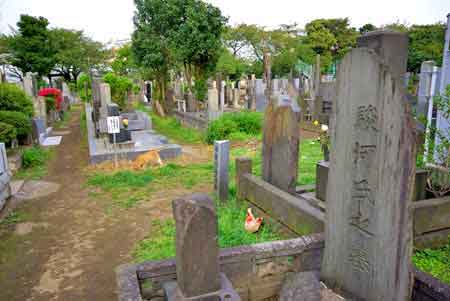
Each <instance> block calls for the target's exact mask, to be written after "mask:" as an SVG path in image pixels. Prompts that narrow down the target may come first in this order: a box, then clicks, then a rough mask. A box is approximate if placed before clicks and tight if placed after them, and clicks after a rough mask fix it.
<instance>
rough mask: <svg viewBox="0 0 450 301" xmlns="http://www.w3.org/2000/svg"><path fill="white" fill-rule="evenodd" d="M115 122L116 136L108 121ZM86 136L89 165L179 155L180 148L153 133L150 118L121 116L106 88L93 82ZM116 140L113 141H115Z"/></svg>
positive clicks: (132, 114) (144, 116)
mask: <svg viewBox="0 0 450 301" xmlns="http://www.w3.org/2000/svg"><path fill="white" fill-rule="evenodd" d="M114 117H116V118H117V120H118V121H119V124H118V131H117V133H112V132H111V131H109V130H108V126H107V119H108V118H110V119H113V118H114ZM86 123H87V136H88V143H89V154H90V159H89V160H90V163H92V164H97V163H101V162H104V161H112V160H113V159H115V158H117V159H118V160H134V159H136V158H137V157H138V156H139V155H142V154H145V153H148V152H151V151H157V152H158V153H159V156H160V157H161V159H163V160H165V159H170V158H174V157H177V156H179V155H180V154H181V148H180V146H178V145H176V144H170V143H169V141H168V140H167V138H166V137H164V136H162V135H159V134H158V133H156V132H155V131H153V130H152V123H151V119H150V117H149V116H148V115H147V114H146V113H144V112H139V111H136V112H132V113H124V114H120V112H119V107H118V106H117V105H116V104H113V103H111V91H110V87H109V85H108V84H105V83H100V82H99V81H98V80H96V81H94V82H93V107H92V106H91V105H89V104H86ZM114 139H115V140H114Z"/></svg>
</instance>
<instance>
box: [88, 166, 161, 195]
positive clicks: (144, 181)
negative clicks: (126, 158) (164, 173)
mask: <svg viewBox="0 0 450 301" xmlns="http://www.w3.org/2000/svg"><path fill="white" fill-rule="evenodd" d="M152 180H153V176H152V171H151V170H146V171H144V172H132V171H119V172H117V173H115V174H112V175H108V174H101V173H97V174H95V175H93V176H90V177H89V178H88V184H89V185H92V186H97V187H100V188H101V189H103V190H104V191H113V190H116V191H117V190H121V189H124V188H125V189H127V188H139V187H145V186H147V185H148V184H149V183H150V182H151V181H152Z"/></svg>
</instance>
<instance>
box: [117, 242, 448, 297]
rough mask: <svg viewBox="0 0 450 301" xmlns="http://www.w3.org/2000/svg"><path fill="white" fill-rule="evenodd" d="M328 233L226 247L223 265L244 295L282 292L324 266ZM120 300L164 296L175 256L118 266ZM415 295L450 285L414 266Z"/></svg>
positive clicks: (444, 290) (444, 292) (442, 292)
mask: <svg viewBox="0 0 450 301" xmlns="http://www.w3.org/2000/svg"><path fill="white" fill-rule="evenodd" d="M323 248H324V237H323V234H315V235H309V236H303V237H299V238H296V239H292V240H285V241H276V242H270V243H263V244H256V245H250V246H242V247H237V248H231V249H223V250H222V251H221V252H220V255H219V256H220V265H221V271H222V272H224V273H225V274H226V275H227V276H228V278H229V279H230V280H231V282H232V283H233V286H234V287H235V289H236V290H237V292H238V293H239V295H240V297H241V299H242V301H247V300H252V301H259V300H266V299H269V298H274V297H277V296H278V294H279V291H280V289H281V285H282V283H283V282H284V279H285V278H286V276H288V275H289V274H291V273H297V272H305V271H317V272H318V271H320V264H321V261H322V252H323ZM116 275H117V285H118V300H119V301H142V300H158V301H160V300H163V299H164V296H163V292H162V289H161V284H162V283H163V282H165V281H170V280H176V266H175V260H174V259H170V260H164V261H150V262H145V263H142V264H136V265H122V266H120V267H118V268H117V270H116ZM414 277H415V285H414V291H413V297H412V299H411V300H413V301H448V300H450V287H449V286H448V285H445V284H443V283H441V282H440V281H439V280H438V279H436V278H433V277H432V276H430V275H428V274H425V273H423V272H421V271H419V270H417V269H414Z"/></svg>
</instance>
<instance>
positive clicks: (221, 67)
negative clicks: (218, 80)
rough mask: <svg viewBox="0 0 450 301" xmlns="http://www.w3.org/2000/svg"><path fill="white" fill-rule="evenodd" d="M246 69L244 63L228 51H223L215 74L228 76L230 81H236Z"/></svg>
mask: <svg viewBox="0 0 450 301" xmlns="http://www.w3.org/2000/svg"><path fill="white" fill-rule="evenodd" d="M247 68H248V66H247V64H246V62H244V60H243V59H240V58H239V57H237V56H234V55H233V54H232V53H231V52H230V51H229V50H228V49H225V48H224V49H223V51H222V54H221V56H220V57H219V60H218V62H217V66H216V72H217V73H221V74H222V75H224V76H229V77H230V79H231V80H238V79H240V78H241V76H242V74H243V73H244V72H245V71H246V69H247Z"/></svg>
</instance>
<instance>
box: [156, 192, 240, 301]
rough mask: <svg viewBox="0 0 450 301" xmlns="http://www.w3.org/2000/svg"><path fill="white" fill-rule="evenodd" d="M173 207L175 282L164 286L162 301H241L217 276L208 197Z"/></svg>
mask: <svg viewBox="0 0 450 301" xmlns="http://www.w3.org/2000/svg"><path fill="white" fill-rule="evenodd" d="M172 207H173V216H174V218H175V224H176V251H177V254H176V270H177V281H176V282H174V281H169V282H166V283H164V284H163V289H164V293H165V300H168V301H175V300H180V301H181V300H186V301H187V300H192V301H195V300H198V301H200V300H201V301H219V300H227V301H235V300H240V298H239V295H237V293H236V292H235V291H234V289H233V287H232V285H231V283H230V281H229V280H228V279H227V277H226V276H225V275H224V274H221V273H220V267H219V247H218V227H217V214H216V208H215V206H214V202H213V201H212V200H211V199H210V198H209V197H208V195H205V194H194V195H190V196H186V197H184V198H182V199H177V200H174V201H173V203H172ZM226 296H229V298H226Z"/></svg>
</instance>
